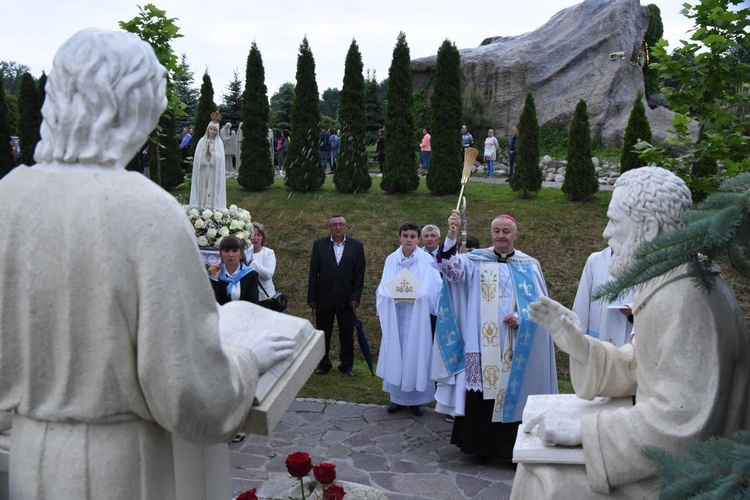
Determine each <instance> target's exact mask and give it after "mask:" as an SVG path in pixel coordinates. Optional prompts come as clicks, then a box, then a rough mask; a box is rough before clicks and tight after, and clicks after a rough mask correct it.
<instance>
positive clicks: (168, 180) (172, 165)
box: [135, 109, 185, 190]
mask: <svg viewBox="0 0 750 500" xmlns="http://www.w3.org/2000/svg"><path fill="white" fill-rule="evenodd" d="M158 126H159V129H160V130H161V133H160V134H159V146H158V147H154V144H151V145H149V148H148V152H149V155H148V161H149V166H150V167H158V166H159V165H160V166H161V167H160V168H149V172H150V174H151V179H152V180H153V181H154V182H157V183H159V185H160V186H161V187H163V188H164V189H166V190H170V189H174V188H176V187H177V186H179V185H180V184H181V183H182V181H183V180H184V179H185V175H184V174H183V171H182V165H181V163H182V156H181V155H180V152H179V151H180V150H179V147H178V146H179V144H180V143H179V139H177V122H176V121H175V117H174V112H173V111H172V110H171V109H167V110H166V111H165V112H164V114H163V115H161V117H160V118H159V125H158ZM157 151H158V153H159V154H158V155H156V154H155V153H156V152H157ZM135 158H136V159H137V160H140V158H139V155H135ZM155 173H156V174H155ZM159 175H160V177H161V178H160V179H159V178H157V176H159Z"/></svg>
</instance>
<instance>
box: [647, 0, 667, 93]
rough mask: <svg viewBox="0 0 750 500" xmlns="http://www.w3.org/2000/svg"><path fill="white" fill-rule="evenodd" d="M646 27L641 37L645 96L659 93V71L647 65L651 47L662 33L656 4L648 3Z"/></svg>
mask: <svg viewBox="0 0 750 500" xmlns="http://www.w3.org/2000/svg"><path fill="white" fill-rule="evenodd" d="M648 12H649V19H648V28H647V29H646V36H645V37H644V38H643V51H644V57H645V58H646V61H645V62H646V64H644V65H643V86H644V88H645V89H646V96H651V95H653V94H658V93H659V73H658V72H657V71H654V70H653V69H651V68H650V67H649V62H650V61H651V47H653V46H654V45H656V42H658V41H659V39H661V37H662V35H664V23H663V22H662V20H661V10H659V7H658V6H657V5H656V4H653V3H650V4H648Z"/></svg>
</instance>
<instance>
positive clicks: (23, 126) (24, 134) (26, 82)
mask: <svg viewBox="0 0 750 500" xmlns="http://www.w3.org/2000/svg"><path fill="white" fill-rule="evenodd" d="M18 97H19V99H18V108H19V109H18V114H19V127H18V140H19V141H20V143H21V163H23V164H24V165H29V166H31V165H33V164H34V149H36V144H37V142H39V139H40V138H39V127H40V126H41V125H42V114H41V107H40V106H39V95H38V94H37V85H36V82H35V81H34V77H33V76H31V75H30V74H29V73H24V74H23V76H22V77H21V88H20V90H19V93H18Z"/></svg>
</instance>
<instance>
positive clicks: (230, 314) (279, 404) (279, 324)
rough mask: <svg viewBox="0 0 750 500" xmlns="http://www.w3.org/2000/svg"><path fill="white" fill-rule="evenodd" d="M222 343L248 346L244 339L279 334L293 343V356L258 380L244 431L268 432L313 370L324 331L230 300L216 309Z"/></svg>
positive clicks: (295, 319) (322, 342) (321, 351)
mask: <svg viewBox="0 0 750 500" xmlns="http://www.w3.org/2000/svg"><path fill="white" fill-rule="evenodd" d="M219 332H220V335H221V341H222V343H223V344H227V345H231V344H239V345H247V342H243V337H245V338H247V336H257V335H266V334H272V333H277V334H282V335H285V336H287V337H289V338H290V339H292V340H294V343H295V347H294V351H293V352H292V355H291V356H289V357H288V358H287V359H285V360H284V361H282V362H280V363H277V364H275V365H274V366H272V367H271V369H270V370H268V371H267V372H266V373H264V374H263V375H261V376H260V378H259V379H258V385H257V387H256V389H255V403H254V405H253V408H252V410H251V411H250V414H249V415H248V418H247V421H246V423H245V429H244V430H245V431H246V432H251V433H253V434H268V433H270V432H271V431H272V430H273V428H274V427H275V425H276V424H277V423H278V421H279V420H280V419H281V417H282V415H283V414H284V412H285V411H286V410H287V408H288V407H289V405H290V404H291V403H292V401H293V400H294V398H295V397H296V396H297V393H298V392H299V390H300V389H301V388H302V386H303V385H304V384H305V382H307V379H308V378H309V377H310V375H311V374H312V373H313V371H314V370H315V367H316V366H317V365H318V362H319V361H320V360H321V358H322V357H323V354H324V352H325V343H324V339H323V332H321V331H319V330H315V328H313V326H312V324H311V323H310V322H309V321H308V320H306V319H303V318H298V317H296V316H290V315H288V314H282V313H277V312H275V311H271V310H269V309H266V308H264V307H260V306H258V305H255V304H251V303H250V302H244V301H231V302H228V303H227V304H225V305H223V306H221V307H219Z"/></svg>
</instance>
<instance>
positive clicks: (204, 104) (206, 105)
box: [189, 71, 218, 156]
mask: <svg viewBox="0 0 750 500" xmlns="http://www.w3.org/2000/svg"><path fill="white" fill-rule="evenodd" d="M217 109H218V108H217V106H216V103H215V102H214V87H213V85H212V84H211V77H210V76H208V71H206V72H205V73H204V74H203V85H201V95H200V98H198V105H197V106H196V107H195V126H194V128H193V130H194V132H195V134H193V140H192V141H190V155H189V156H195V147H196V146H197V145H198V140H199V139H200V138H201V137H203V134H205V133H206V129H207V128H208V124H209V123H211V113H213V112H214V111H216V110H217Z"/></svg>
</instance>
